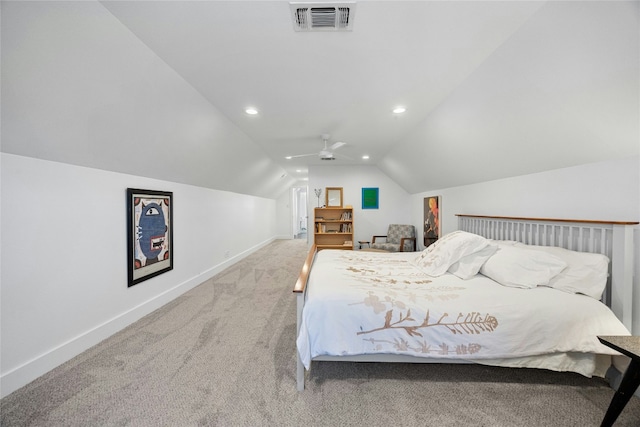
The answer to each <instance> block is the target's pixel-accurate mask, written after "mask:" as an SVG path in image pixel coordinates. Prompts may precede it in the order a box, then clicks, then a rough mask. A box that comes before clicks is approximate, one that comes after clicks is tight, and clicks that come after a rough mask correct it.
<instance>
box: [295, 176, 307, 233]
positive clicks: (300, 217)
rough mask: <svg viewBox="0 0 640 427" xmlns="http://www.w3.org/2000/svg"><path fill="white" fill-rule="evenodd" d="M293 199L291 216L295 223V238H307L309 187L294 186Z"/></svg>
mask: <svg viewBox="0 0 640 427" xmlns="http://www.w3.org/2000/svg"><path fill="white" fill-rule="evenodd" d="M291 194H292V200H291V207H292V208H291V213H292V215H291V218H292V223H293V227H292V229H293V238H294V239H305V240H306V239H307V223H308V220H309V216H308V213H307V204H308V202H307V187H293V189H292V192H291Z"/></svg>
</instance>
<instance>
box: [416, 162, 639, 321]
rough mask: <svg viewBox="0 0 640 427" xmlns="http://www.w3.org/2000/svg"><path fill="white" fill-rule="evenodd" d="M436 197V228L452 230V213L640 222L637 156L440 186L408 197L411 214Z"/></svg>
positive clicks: (636, 286) (454, 226) (419, 217)
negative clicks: (438, 213)
mask: <svg viewBox="0 0 640 427" xmlns="http://www.w3.org/2000/svg"><path fill="white" fill-rule="evenodd" d="M436 195H440V196H442V204H441V206H440V210H441V215H442V232H443V233H449V232H451V231H454V230H456V229H457V228H458V221H457V217H456V216H455V215H456V214H472V215H500V216H521V217H533V218H570V219H588V220H589V219H590V220H606V221H632V222H635V221H640V157H638V156H634V157H628V158H624V159H621V160H614V161H606V162H600V163H592V164H586V165H582V166H575V167H570V168H565V169H558V170H553V171H549V172H542V173H536V174H531V175H524V176H519V177H515V178H507V179H500V180H496V181H489V182H483V183H479V184H472V185H465V186H461V187H454V188H446V189H441V190H437V191H429V192H426V193H417V194H414V195H413V196H412V218H413V222H414V223H419V222H420V221H421V220H422V218H423V215H424V213H423V200H424V198H425V197H427V196H436ZM634 253H635V256H634V257H635V260H636V265H635V277H634V301H633V305H634V309H633V311H634V318H633V326H632V328H633V331H635V333H637V332H638V331H640V261H638V260H640V228H638V227H636V229H635V234H634Z"/></svg>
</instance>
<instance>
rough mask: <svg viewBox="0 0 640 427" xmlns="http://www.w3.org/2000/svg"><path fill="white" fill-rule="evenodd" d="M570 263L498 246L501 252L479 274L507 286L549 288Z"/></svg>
mask: <svg viewBox="0 0 640 427" xmlns="http://www.w3.org/2000/svg"><path fill="white" fill-rule="evenodd" d="M566 267H567V263H566V262H564V261H563V260H561V259H560V258H558V257H557V256H554V255H551V254H548V253H545V252H542V251H536V250H533V249H526V248H524V247H522V246H513V245H501V244H499V245H498V250H497V251H496V253H495V254H493V255H492V256H491V257H490V258H489V259H488V260H487V261H486V262H485V263H484V265H483V266H482V267H481V268H480V273H482V274H484V275H485V276H487V277H490V278H491V279H493V280H495V281H496V282H498V283H500V284H501V285H504V286H511V287H515V288H529V289H530V288H535V287H536V286H546V285H548V284H549V281H550V280H551V279H552V278H554V277H555V276H557V275H558V274H560V272H561V271H562V270H564V269H565V268H566Z"/></svg>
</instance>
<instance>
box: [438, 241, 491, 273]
mask: <svg viewBox="0 0 640 427" xmlns="http://www.w3.org/2000/svg"><path fill="white" fill-rule="evenodd" d="M497 250H498V245H497V244H495V243H489V244H487V246H485V247H484V248H482V249H480V250H479V251H478V252H474V253H472V254H469V255H465V256H463V257H462V258H460V259H459V260H458V261H456V262H454V263H453V264H451V266H450V267H449V269H448V270H447V271H448V272H449V273H451V274H455V275H456V276H458V277H459V278H461V279H464V280H467V279H470V278H472V277H473V276H475V275H476V274H478V271H480V267H482V266H483V265H484V263H485V262H486V261H487V260H488V259H489V257H490V256H491V255H493V254H494V253H495V252H496V251H497Z"/></svg>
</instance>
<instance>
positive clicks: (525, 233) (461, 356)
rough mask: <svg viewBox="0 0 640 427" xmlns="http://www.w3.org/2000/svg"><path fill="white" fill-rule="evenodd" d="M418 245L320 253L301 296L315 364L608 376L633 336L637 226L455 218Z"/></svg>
mask: <svg viewBox="0 0 640 427" xmlns="http://www.w3.org/2000/svg"><path fill="white" fill-rule="evenodd" d="M458 221H459V227H458V230H457V231H455V232H453V233H449V234H447V235H445V236H443V237H442V238H441V239H440V240H439V241H438V242H436V244H434V245H432V246H430V247H429V248H428V249H426V250H424V251H422V252H413V253H380V252H367V251H337V250H335V251H334V250H322V251H317V250H316V248H315V247H312V248H311V250H310V251H309V254H308V256H307V259H306V262H305V264H304V266H303V268H302V271H301V273H300V277H299V279H298V282H297V283H296V286H295V288H294V292H295V293H296V295H297V305H298V310H297V317H298V328H297V330H298V334H297V340H296V346H297V350H298V352H297V353H298V364H297V387H298V390H303V389H304V377H305V368H306V369H310V367H311V363H312V361H367V362H412V363H482V364H487V365H494V366H505V367H533V368H543V369H549V370H555V371H571V372H577V373H580V374H582V375H585V376H589V377H590V376H604V375H605V373H606V372H607V370H608V368H609V367H610V366H611V363H612V356H615V355H617V353H616V352H614V351H612V350H611V349H610V348H608V347H606V346H604V345H602V344H601V343H600V342H599V341H598V339H597V336H598V335H629V334H630V331H631V320H632V313H631V310H632V305H631V301H632V272H633V265H632V263H633V253H632V252H633V229H634V227H635V225H636V224H637V223H621V222H602V221H575V220H550V219H531V218H505V217H486V216H472V215H458Z"/></svg>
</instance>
